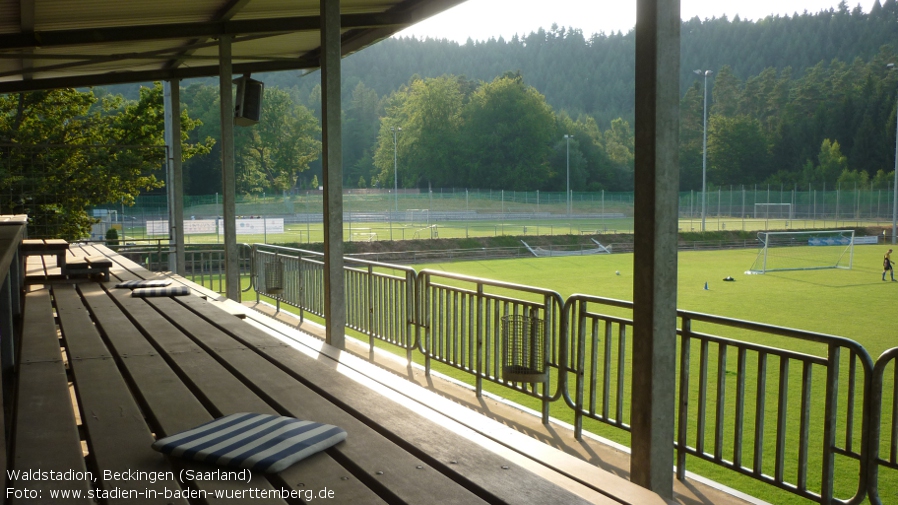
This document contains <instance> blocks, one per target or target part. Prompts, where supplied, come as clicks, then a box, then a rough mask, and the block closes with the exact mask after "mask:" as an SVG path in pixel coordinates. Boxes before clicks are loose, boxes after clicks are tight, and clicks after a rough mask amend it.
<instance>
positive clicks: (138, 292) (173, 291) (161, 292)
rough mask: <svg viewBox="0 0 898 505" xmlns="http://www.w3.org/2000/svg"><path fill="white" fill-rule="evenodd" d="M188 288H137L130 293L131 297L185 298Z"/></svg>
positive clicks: (188, 292) (188, 291)
mask: <svg viewBox="0 0 898 505" xmlns="http://www.w3.org/2000/svg"><path fill="white" fill-rule="evenodd" d="M189 294H190V288H188V287H187V286H169V287H166V288H137V289H135V290H134V291H131V296H134V297H142V298H150V297H154V296H187V295H189Z"/></svg>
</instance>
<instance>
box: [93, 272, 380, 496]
mask: <svg viewBox="0 0 898 505" xmlns="http://www.w3.org/2000/svg"><path fill="white" fill-rule="evenodd" d="M107 287H108V285H107ZM127 292H128V290H124V289H111V290H110V291H109V293H110V295H111V296H113V297H114V299H115V300H116V301H117V302H118V303H119V304H120V305H121V308H122V310H123V311H124V312H125V313H127V314H128V315H129V316H130V317H131V318H132V319H133V320H134V321H136V322H137V324H138V326H140V327H142V328H144V330H145V331H146V332H148V334H149V335H150V339H152V340H153V341H154V342H155V343H156V345H157V346H158V347H159V349H161V350H162V352H163V353H165V355H166V356H167V357H168V360H169V361H170V362H171V364H172V366H173V367H175V368H176V369H177V370H178V371H179V373H180V374H181V376H182V377H185V378H186V380H188V381H189V382H190V383H191V385H192V387H193V388H194V390H195V391H196V393H197V394H198V395H200V396H202V397H203V398H204V399H205V401H206V402H207V403H209V404H210V405H211V406H213V407H214V409H215V410H217V411H218V412H217V413H216V415H228V414H234V413H237V412H256V413H261V414H272V415H278V414H279V413H278V412H277V411H276V410H275V409H273V408H272V407H271V406H270V405H268V404H267V403H265V401H263V400H262V399H261V398H259V396H258V395H256V394H255V393H254V392H253V391H251V390H250V389H249V388H248V387H247V386H246V385H245V384H243V383H242V382H240V381H239V380H238V379H237V378H236V377H234V375H233V374H232V373H231V372H229V371H228V370H227V369H225V367H224V366H222V365H221V364H220V363H219V362H218V361H216V360H215V359H214V358H213V357H212V356H210V355H209V354H207V353H206V352H205V351H204V350H203V349H202V348H201V347H200V346H198V345H197V344H196V343H194V342H193V341H192V340H190V339H189V338H188V337H187V336H186V335H184V334H183V333H182V332H181V331H180V330H179V329H178V328H176V327H175V326H174V325H172V324H171V323H170V322H169V321H168V320H167V319H165V318H164V317H162V315H160V314H159V313H158V312H157V311H156V310H155V309H154V308H153V307H151V306H150V305H148V304H147V303H146V302H145V301H144V300H142V299H136V298H131V297H130V296H128V295H127ZM150 330H152V333H149V332H150ZM280 475H281V476H282V479H281V480H282V484H283V485H285V486H286V487H288V488H295V489H302V488H303V486H298V484H299V483H303V484H304V485H305V486H306V487H311V486H313V485H314V486H315V487H317V488H322V487H325V486H326V487H327V488H328V489H331V490H333V491H334V493H335V495H336V496H339V497H340V499H341V501H342V500H344V499H346V498H348V497H356V498H357V499H358V501H354V502H352V503H366V504H367V503H370V504H378V503H384V502H383V500H382V499H381V498H380V497H378V496H377V495H376V494H374V493H373V492H372V491H371V490H370V489H369V488H368V487H367V485H366V484H364V483H362V482H360V481H359V480H358V479H357V478H355V477H354V476H353V475H352V474H351V473H350V472H348V471H347V470H345V469H344V468H343V466H342V465H341V464H339V463H337V462H336V461H334V460H333V459H332V458H331V457H330V456H327V455H325V454H324V453H322V454H321V455H315V456H313V457H310V458H307V459H305V460H303V461H300V462H299V463H297V464H295V465H293V466H291V467H290V468H288V469H287V470H285V471H283V472H281V474H280ZM347 503H349V502H347Z"/></svg>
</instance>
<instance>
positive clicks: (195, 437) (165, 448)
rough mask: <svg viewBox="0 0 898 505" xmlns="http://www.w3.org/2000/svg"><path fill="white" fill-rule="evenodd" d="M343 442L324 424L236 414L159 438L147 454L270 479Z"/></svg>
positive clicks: (342, 436)
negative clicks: (154, 452) (246, 470)
mask: <svg viewBox="0 0 898 505" xmlns="http://www.w3.org/2000/svg"><path fill="white" fill-rule="evenodd" d="M345 438H346V431H345V430H343V429H342V428H338V427H336V426H332V425H330V424H321V423H315V422H312V421H301V420H299V419H295V418H292V417H282V416H272V415H268V414H247V413H239V414H231V415H229V416H225V417H221V418H219V419H216V420H214V421H210V422H208V423H206V424H202V425H200V426H197V427H196V428H193V429H191V430H187V431H183V432H181V433H177V434H175V435H171V436H168V437H165V438H161V439H159V440H157V441H156V442H154V443H153V449H156V450H157V451H159V452H162V453H164V454H171V455H172V456H178V457H181V458H184V459H190V460H194V461H204V462H206V463H213V464H217V465H222V466H229V467H236V468H249V469H250V470H257V471H261V472H265V473H274V472H280V471H281V470H283V469H285V468H287V467H288V466H290V465H292V464H293V463H296V462H297V461H299V460H301V459H303V458H305V457H308V456H311V455H312V454H315V453H316V452H319V451H323V450H325V449H327V448H328V447H330V446H332V445H334V444H337V443H339V442H341V441H343V440H344V439H345Z"/></svg>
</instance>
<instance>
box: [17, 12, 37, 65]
mask: <svg viewBox="0 0 898 505" xmlns="http://www.w3.org/2000/svg"><path fill="white" fill-rule="evenodd" d="M19 29H20V30H21V31H22V33H34V0H19ZM30 52H31V51H30V50H26V51H24V54H22V55H21V57H22V61H21V62H20V63H21V67H22V79H31V78H32V77H33V75H32V73H31V68H32V67H33V66H34V61H33V60H32V59H31V58H29V57H28V56H29V53H30Z"/></svg>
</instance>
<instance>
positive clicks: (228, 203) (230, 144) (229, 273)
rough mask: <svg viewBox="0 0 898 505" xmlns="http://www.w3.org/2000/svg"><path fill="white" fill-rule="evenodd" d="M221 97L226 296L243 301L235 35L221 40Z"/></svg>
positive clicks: (219, 49)
mask: <svg viewBox="0 0 898 505" xmlns="http://www.w3.org/2000/svg"><path fill="white" fill-rule="evenodd" d="M218 55H219V63H218V82H219V93H220V94H221V193H222V201H223V207H224V209H223V210H222V218H223V219H224V253H225V254H224V257H225V282H226V283H227V286H226V287H225V295H226V296H227V297H228V298H230V299H231V300H235V301H238V302H239V301H240V263H239V261H240V258H239V257H238V255H237V221H236V217H237V202H236V200H235V198H236V194H237V177H236V175H235V173H234V96H233V95H232V94H231V77H232V76H233V73H234V72H233V70H232V65H231V36H230V35H222V36H221V38H220V39H219V40H218Z"/></svg>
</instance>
